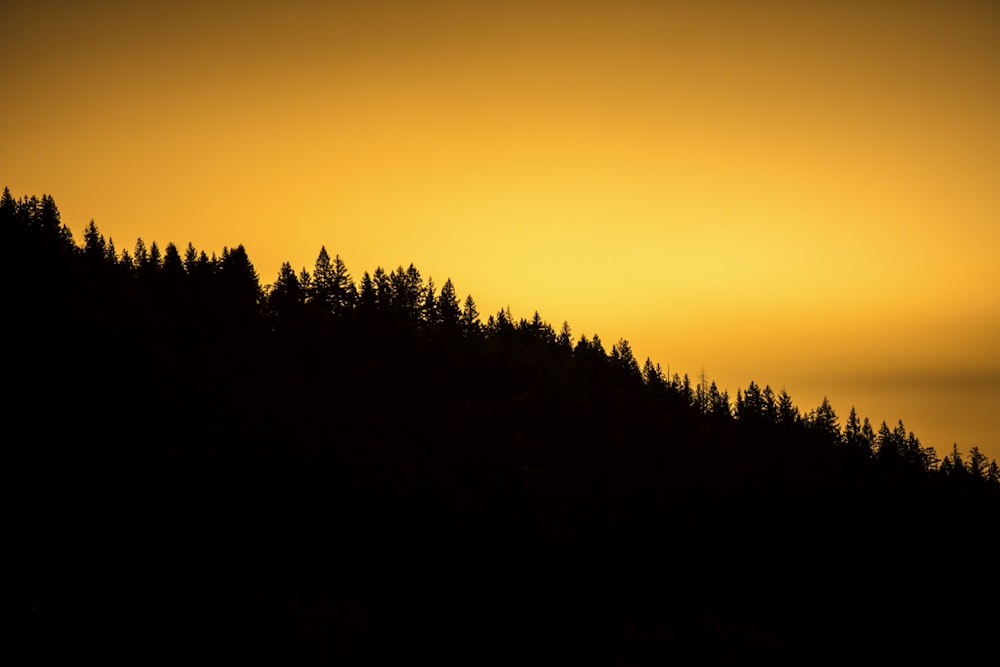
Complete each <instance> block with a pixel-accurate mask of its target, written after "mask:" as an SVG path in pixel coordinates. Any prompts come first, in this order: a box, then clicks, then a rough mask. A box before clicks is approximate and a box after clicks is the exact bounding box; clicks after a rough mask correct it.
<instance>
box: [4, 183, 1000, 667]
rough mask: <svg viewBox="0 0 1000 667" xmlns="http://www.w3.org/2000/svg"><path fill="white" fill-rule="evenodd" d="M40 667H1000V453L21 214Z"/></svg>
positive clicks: (536, 333)
mask: <svg viewBox="0 0 1000 667" xmlns="http://www.w3.org/2000/svg"><path fill="white" fill-rule="evenodd" d="M0 230H2V231H0V234H2V236H0V248H2V251H0V252H2V255H0V266H2V267H3V272H4V273H3V277H4V278H5V280H4V285H6V286H7V292H8V294H7V300H6V303H7V307H6V308H5V309H4V312H5V318H4V322H5V325H6V326H5V330H6V331H7V332H8V337H7V345H8V346H9V350H8V354H7V364H6V366H7V372H6V373H5V378H6V383H7V389H8V391H7V398H6V400H5V406H6V416H7V419H6V420H5V423H6V424H7V434H6V437H5V438H4V440H5V442H7V443H8V451H9V452H10V454H9V457H8V466H7V469H8V470H9V471H10V472H9V476H10V478H11V479H10V489H11V491H12V493H11V498H12V507H13V511H12V513H11V514H12V515H13V530H12V531H11V535H12V536H13V541H12V551H13V552H14V553H15V565H14V566H12V569H11V572H12V573H15V574H14V575H13V576H12V579H13V580H14V588H15V591H14V594H13V595H11V596H10V599H12V600H13V601H14V602H13V604H14V606H15V607H16V618H17V619H18V622H19V625H18V626H17V627H16V628H15V634H16V635H17V636H19V637H20V638H21V639H22V642H23V643H24V644H25V646H26V647H28V648H30V655H32V656H33V657H35V658H36V659H37V661H38V662H52V661H54V660H58V659H61V658H67V657H70V656H72V657H74V658H76V657H79V656H88V655H92V656H95V657H97V656H100V657H101V658H102V659H104V660H109V659H110V660H111V661H114V662H119V661H120V662H125V661H128V662H150V661H152V662H178V661H181V660H189V659H191V657H192V656H197V659H202V658H204V659H206V660H225V661H248V662H262V663H289V662H291V663H334V664H411V663H413V662H415V661H417V660H423V659H428V660H434V661H435V662H439V663H440V662H455V663H459V662H460V663H464V664H483V663H487V664H489V663H495V664H510V663H546V664H551V663H570V664H572V663H578V664H579V663H584V664H625V665H642V664H661V663H664V662H670V661H673V662H678V663H685V664H686V663H700V664H713V663H719V664H723V663H725V664H741V663H749V662H762V661H765V660H767V661H770V662H788V663H796V664H801V663H802V662H809V663H817V662H833V661H835V660H838V661H840V660H844V659H860V658H861V657H865V658H869V657H870V658H873V659H879V658H881V659H883V660H905V659H907V658H916V657H920V658H925V659H926V658H936V659H940V660H942V661H944V660H948V661H949V662H951V663H954V662H956V661H961V660H962V659H964V658H966V657H968V656H973V655H979V654H988V653H989V652H991V651H993V652H994V654H995V650H994V649H993V648H992V646H991V643H990V642H991V639H990V637H991V634H990V632H991V628H992V627H993V625H992V624H994V623H995V621H996V613H997V612H996V604H995V599H994V598H995V586H994V581H995V575H994V574H993V572H992V570H991V567H992V563H993V561H994V560H995V556H996V553H997V551H996V547H995V546H994V545H995V532H996V531H995V528H994V526H995V525H996V517H997V516H1000V513H998V511H997V510H998V509H1000V482H998V471H997V465H996V463H995V462H989V461H986V459H985V457H983V456H982V454H981V453H979V451H978V449H975V448H973V450H972V451H971V452H970V453H968V454H967V455H965V456H963V455H962V454H961V453H959V452H958V451H957V449H956V450H955V451H953V452H951V453H949V454H948V455H947V456H945V457H944V459H943V460H941V459H939V457H938V455H937V453H936V452H934V450H933V449H931V448H927V447H923V446H922V445H921V444H920V442H919V440H918V439H917V438H916V437H915V436H914V435H913V434H912V433H908V432H907V431H906V430H905V428H904V427H903V425H902V423H900V424H898V425H897V427H896V428H894V429H893V428H889V427H888V426H887V425H885V424H882V425H881V428H880V429H878V430H877V431H876V430H875V429H874V428H873V427H872V425H871V424H870V423H869V422H868V421H867V420H866V419H865V420H863V419H860V418H859V417H858V416H857V415H856V414H855V413H854V411H853V410H852V411H851V414H850V416H849V417H848V419H847V421H846V423H845V424H844V426H843V427H842V426H841V425H840V421H839V419H838V417H837V415H836V414H835V413H834V412H833V409H832V408H831V407H830V406H829V404H828V403H827V402H825V401H824V403H823V404H822V405H820V406H819V407H817V408H816V409H815V410H812V411H810V412H808V413H806V414H802V412H801V411H800V410H799V409H798V408H797V407H796V406H795V405H794V404H793V402H792V400H791V397H790V396H788V395H787V394H786V393H784V392H781V393H780V394H778V395H776V394H775V393H774V392H773V391H772V390H771V389H770V388H769V387H764V388H761V387H758V386H757V385H755V384H753V383H751V384H750V385H749V386H748V387H747V388H746V389H741V390H739V391H738V392H737V395H736V398H735V400H731V399H730V397H729V396H728V394H727V393H726V392H724V391H720V390H719V389H718V388H717V387H716V386H715V385H714V384H711V385H709V386H705V383H704V382H701V383H698V384H695V385H692V383H691V381H690V380H689V379H688V378H687V377H686V376H685V377H679V376H677V375H674V376H673V377H666V376H665V375H664V373H663V372H662V371H661V370H660V368H659V366H657V365H656V364H654V363H652V362H651V361H649V360H647V361H646V363H645V364H644V365H640V364H639V363H638V362H637V361H636V359H635V358H634V356H633V354H632V351H631V349H630V347H629V345H628V342H627V341H625V340H619V341H618V342H617V343H615V344H614V345H613V346H612V347H611V349H610V351H608V350H606V349H605V347H604V345H603V343H602V342H601V340H600V338H599V337H598V336H597V335H594V336H592V337H590V338H588V337H586V336H581V337H580V338H579V339H578V340H576V341H574V339H573V336H572V335H571V332H570V329H569V326H568V325H566V324H564V325H563V327H562V328H561V330H560V331H559V332H557V331H556V330H555V328H554V327H552V326H551V325H550V324H549V323H547V322H545V321H544V320H542V318H541V317H540V316H539V315H538V314H537V313H536V314H535V316H534V317H533V318H532V319H530V320H529V319H520V320H515V318H514V317H513V316H512V315H511V313H510V312H509V311H501V312H498V313H496V314H495V315H490V316H488V317H487V319H486V321H485V322H484V321H483V320H482V318H481V316H480V314H479V313H478V311H477V308H476V304H475V301H474V300H473V299H472V297H471V296H469V297H467V298H466V299H464V300H460V298H459V297H458V294H457V293H456V291H455V288H454V285H452V283H451V281H450V280H449V281H446V282H445V284H444V285H443V286H442V288H441V289H440V291H438V290H437V289H436V288H435V286H434V285H433V283H430V282H425V281H424V280H423V278H422V277H421V275H420V273H419V271H418V270H417V269H416V268H415V267H413V266H412V265H411V266H410V267H408V268H406V269H404V268H403V267H399V268H397V269H395V270H393V271H385V270H383V269H381V268H377V269H376V270H375V271H374V272H373V273H372V274H368V273H367V272H366V273H365V274H364V275H363V277H362V278H361V280H360V281H355V280H354V279H353V278H352V276H351V274H350V273H349V272H348V270H347V267H346V265H345V264H344V262H343V261H342V260H341V259H340V257H339V256H336V255H335V256H334V257H333V258H332V259H331V257H330V255H329V254H328V253H327V251H326V249H325V248H324V249H322V250H321V252H320V254H319V257H318V258H317V261H316V264H315V267H314V269H313V270H312V271H311V272H309V271H305V270H303V271H301V272H298V273H296V272H295V271H294V270H292V269H291V266H290V265H288V264H286V265H285V266H283V267H282V270H281V272H280V273H279V275H278V277H277V279H276V280H275V282H274V284H273V285H270V286H268V287H266V288H262V287H261V285H260V282H259V278H258V276H257V274H256V272H255V270H254V268H253V265H252V263H251V261H250V259H249V257H248V256H247V254H246V252H245V250H244V249H243V248H242V246H238V247H236V248H235V249H229V248H227V249H223V251H222V253H221V256H209V255H206V253H204V252H198V251H196V250H195V248H194V247H193V246H191V245H188V247H187V249H186V250H185V251H184V252H181V251H179V250H178V248H177V247H176V246H174V245H173V244H169V245H167V246H166V248H165V249H163V250H162V251H161V250H160V248H159V247H158V246H157V245H156V244H155V243H153V244H151V245H150V246H149V247H146V246H145V244H144V243H143V242H142V241H140V242H139V243H137V244H136V246H135V248H134V250H133V251H131V252H128V251H123V252H121V253H119V252H118V251H117V250H116V249H115V248H114V245H113V244H112V243H111V242H110V240H106V239H104V238H103V236H101V235H100V233H99V231H98V229H97V227H96V226H95V225H94V224H93V223H91V225H90V226H89V227H88V229H87V230H86V232H85V234H84V239H83V242H82V245H77V244H75V243H74V241H73V239H72V235H71V234H70V233H69V231H68V229H67V228H66V227H65V226H64V225H62V223H61V221H60V219H59V214H58V210H57V208H56V207H55V204H54V202H53V200H52V198H51V197H48V196H44V197H42V198H41V199H40V200H39V199H36V198H33V197H32V198H22V199H20V200H14V199H13V197H12V196H11V195H10V193H9V192H8V191H6V190H5V191H4V195H3V198H2V200H0Z"/></svg>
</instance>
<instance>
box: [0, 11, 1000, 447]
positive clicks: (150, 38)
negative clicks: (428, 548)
mask: <svg viewBox="0 0 1000 667" xmlns="http://www.w3.org/2000/svg"><path fill="white" fill-rule="evenodd" d="M206 7H208V8H206ZM0 19H2V24H3V25H4V26H5V27H4V30H3V33H4V34H3V39H2V40H0V63H2V64H3V73H4V89H5V91H6V93H5V94H4V96H3V102H2V104H0V120H2V121H3V122H2V123H0V146H2V149H0V187H2V186H3V185H7V186H9V187H10V188H11V192H12V193H13V194H14V196H16V197H19V196H21V195H25V194H39V195H40V194H41V193H43V192H44V193H50V194H52V195H53V196H54V197H55V200H56V203H57V204H58V206H59V208H60V210H61V211H62V214H63V220H64V222H66V223H67V224H69V226H70V227H71V229H72V230H73V231H74V233H75V234H76V235H77V236H78V237H79V236H80V235H81V232H82V229H83V227H84V225H85V224H86V223H87V222H88V221H89V220H90V219H91V218H94V219H95V221H96V222H97V224H98V226H99V227H100V229H101V230H102V232H104V233H105V234H106V235H110V236H112V237H113V238H114V240H115V242H116V244H117V245H118V247H119V249H121V248H124V247H129V248H131V246H132V245H133V244H134V243H135V239H136V237H138V236H142V237H143V239H144V240H145V241H146V242H147V243H149V242H150V241H152V240H156V241H158V242H159V243H160V245H161V246H162V245H165V243H166V242H167V241H174V242H176V243H178V245H182V246H183V245H184V244H186V243H187V242H188V241H192V242H193V243H194V244H195V246H196V247H197V248H199V249H205V250H207V251H209V252H211V251H216V252H218V251H220V250H221V248H222V246H224V245H229V246H232V245H235V244H237V243H243V244H244V245H246V247H247V250H248V252H249V253H250V256H251V258H252V259H253V261H254V263H255V265H256V267H257V269H258V271H259V272H260V274H261V280H262V282H265V283H267V282H270V281H272V280H273V279H274V277H275V276H276V274H277V270H278V267H279V265H280V263H281V262H282V261H285V260H289V261H291V262H292V263H293V265H295V266H296V267H301V266H307V267H310V268H311V267H312V264H313V262H314V261H315V258H316V255H317V253H318V251H319V247H320V245H322V244H325V245H326V246H327V248H328V249H329V250H330V251H331V253H339V254H340V255H341V256H342V257H343V258H344V259H345V261H346V262H347V264H348V267H349V268H350V269H351V270H352V271H353V272H354V274H355V276H356V277H360V275H361V273H362V272H363V271H365V270H369V271H371V270H373V269H374V268H375V266H377V265H382V266H384V267H386V268H394V267H395V266H396V265H399V264H404V265H406V264H408V263H410V262H413V263H414V264H416V266H417V267H418V268H419V269H420V270H421V272H422V273H423V275H424V276H425V277H428V276H433V277H434V279H435V281H436V282H437V284H438V285H439V286H440V285H441V284H442V283H443V282H444V279H445V278H446V277H449V276H450V277H451V278H452V279H453V281H454V282H455V284H456V287H457V288H458V290H459V292H461V294H462V295H464V294H465V293H467V292H471V293H472V294H473V296H474V297H475V298H476V300H477V303H478V304H479V310H480V311H481V312H482V313H484V317H485V314H488V313H490V312H496V311H497V310H498V309H500V308H501V307H504V306H507V305H509V306H510V307H511V309H512V311H513V312H514V314H515V316H530V315H531V314H532V313H533V312H534V310H535V309H538V310H539V311H540V312H541V314H542V316H543V317H544V318H546V319H548V320H550V321H552V322H553V324H555V325H556V326H557V327H558V326H559V324H561V322H562V321H563V320H564V319H565V320H568V321H569V323H570V325H571V326H572V328H573V331H574V333H575V334H576V335H579V334H581V333H586V334H587V335H588V336H589V335H591V334H592V333H594V332H595V331H596V332H597V333H599V334H600V336H601V338H602V339H603V340H604V341H605V344H606V346H607V347H608V348H610V345H611V343H613V342H614V341H615V340H617V339H618V338H619V337H625V338H627V339H629V340H630V341H631V343H632V347H633V349H634V350H635V351H636V353H637V355H639V356H640V357H641V358H645V357H646V356H650V357H652V358H653V360H654V361H659V362H660V363H662V364H663V366H664V367H666V366H667V364H669V365H670V368H671V370H672V371H674V370H676V371H680V372H681V373H684V372H687V373H690V374H691V375H692V376H695V375H697V374H698V373H699V372H700V370H701V367H702V365H703V364H704V366H705V368H706V371H707V373H708V375H709V376H710V377H711V378H712V379H715V380H716V381H717V382H718V383H719V384H720V386H722V387H724V388H728V389H729V390H730V392H731V393H732V394H734V395H735V390H736V387H737V386H745V385H746V384H747V382H748V381H749V380H751V379H754V380H756V381H757V382H758V383H762V384H763V383H770V384H771V385H772V386H775V387H781V386H784V387H786V388H787V389H788V391H789V392H790V393H791V394H792V396H793V398H794V399H795V400H796V402H797V403H798V404H799V405H800V407H802V408H804V409H809V408H812V407H815V406H816V405H817V404H818V403H819V402H820V400H821V399H822V397H823V395H824V394H827V395H829V396H830V399H831V401H832V402H833V405H834V407H835V408H836V409H837V410H838V412H839V413H840V414H841V416H843V417H846V414H847V411H848V410H849V408H850V406H851V404H852V403H854V404H856V405H857V407H858V409H859V412H860V413H861V414H862V415H867V416H869V417H870V418H871V419H872V421H873V422H874V423H875V425H876V427H877V426H878V424H879V422H880V421H882V420H883V419H884V420H886V421H888V422H889V423H890V425H892V424H894V423H895V421H896V420H897V419H900V418H902V419H903V421H904V423H905V424H906V425H907V427H908V428H909V429H911V430H913V431H915V432H916V434H917V435H918V436H919V437H920V438H921V439H922V440H923V441H924V443H925V444H932V445H934V446H936V447H937V448H938V450H939V452H943V451H944V450H948V449H950V446H951V443H952V442H955V441H957V442H958V444H959V445H960V447H962V448H963V449H967V448H968V447H969V446H971V445H973V444H979V445H980V446H981V447H982V448H983V449H984V450H986V451H987V452H988V453H989V454H990V455H991V456H993V457H996V458H998V459H1000V426H997V424H996V420H995V419H994V418H993V415H994V414H995V413H996V405H997V404H998V402H1000V353H998V351H997V348H998V345H997V343H998V341H1000V290H998V286H1000V261H998V260H997V257H998V250H1000V186H998V184H1000V122H998V121H1000V7H998V6H997V5H996V4H995V3H990V2H982V3H975V2H924V3H921V2H908V3H879V2H864V3H855V2H837V3H834V2H829V3H793V2H787V3H786V2H767V1H765V2H758V3H746V2H679V3H657V2H631V3H630V2H624V1H618V2H596V1H591V2H568V1H560V0H552V1H548V2H545V1H542V2H503V3H499V2H498V3H464V2H463V3H459V2H421V3H401V2H377V1H376V2H340V3H320V2H296V1H294V0H286V1H285V2H281V3H277V2H275V3H266V2H205V1H200V2H176V1H175V2H170V3H158V5H157V4H156V3H110V2H72V3H70V2H44V1H43V2H39V1H33V2H20V1H18V0H15V1H14V2H5V3H4V5H3V8H2V9H0Z"/></svg>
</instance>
